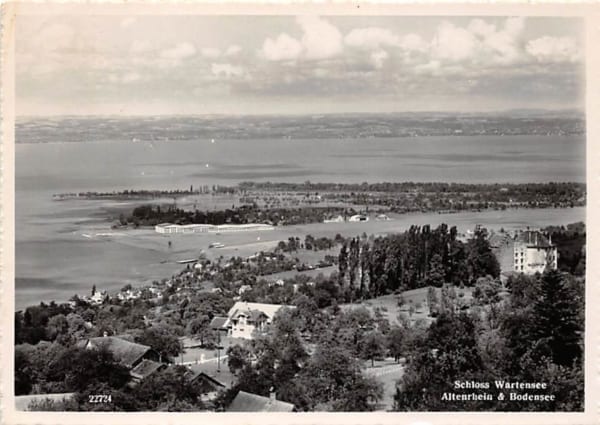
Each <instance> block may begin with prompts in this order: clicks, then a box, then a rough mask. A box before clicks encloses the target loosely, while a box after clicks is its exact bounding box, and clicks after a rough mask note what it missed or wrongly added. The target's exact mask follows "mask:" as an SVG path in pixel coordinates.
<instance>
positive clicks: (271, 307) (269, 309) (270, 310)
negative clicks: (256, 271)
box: [227, 301, 293, 319]
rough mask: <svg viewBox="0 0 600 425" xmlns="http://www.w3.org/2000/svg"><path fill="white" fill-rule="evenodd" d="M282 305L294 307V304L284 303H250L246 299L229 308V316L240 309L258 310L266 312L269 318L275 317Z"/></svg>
mask: <svg viewBox="0 0 600 425" xmlns="http://www.w3.org/2000/svg"><path fill="white" fill-rule="evenodd" d="M282 307H288V308H293V306H286V305H282V304H264V303H248V302H245V301H238V302H236V303H235V304H234V305H233V307H231V308H230V309H229V312H228V313H227V317H229V318H231V317H233V315H234V314H235V313H236V312H238V311H244V312H251V311H252V310H258V311H260V312H262V313H264V314H265V315H266V316H267V317H268V318H269V319H273V317H274V316H275V313H277V312H278V311H279V309H280V308H282ZM249 314H250V313H249Z"/></svg>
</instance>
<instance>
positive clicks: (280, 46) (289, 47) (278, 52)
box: [261, 33, 303, 61]
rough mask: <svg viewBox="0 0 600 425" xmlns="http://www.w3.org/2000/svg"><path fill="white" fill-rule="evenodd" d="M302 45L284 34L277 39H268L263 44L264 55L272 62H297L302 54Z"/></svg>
mask: <svg viewBox="0 0 600 425" xmlns="http://www.w3.org/2000/svg"><path fill="white" fill-rule="evenodd" d="M302 49H303V47H302V44H300V42H299V41H298V40H296V39H295V38H293V37H290V36H289V35H287V34H285V33H282V34H279V36H278V37H277V38H276V39H271V38H267V39H266V40H265V42H264V43H263V47H262V50H261V51H262V54H263V56H264V57H265V58H266V59H267V60H270V61H284V60H296V59H298V58H299V57H300V54H301V53H302Z"/></svg>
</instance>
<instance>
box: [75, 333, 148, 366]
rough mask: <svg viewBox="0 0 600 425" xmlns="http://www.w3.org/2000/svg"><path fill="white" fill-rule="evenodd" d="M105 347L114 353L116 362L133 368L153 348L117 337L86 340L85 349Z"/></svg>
mask: <svg viewBox="0 0 600 425" xmlns="http://www.w3.org/2000/svg"><path fill="white" fill-rule="evenodd" d="M88 343H89V345H90V346H92V347H94V348H100V347H105V348H106V349H107V350H108V351H110V352H111V353H112V355H113V356H114V358H115V360H116V361H118V362H119V363H121V364H122V365H124V366H127V367H132V366H133V364H134V363H135V362H136V361H137V360H138V359H140V357H142V356H144V355H145V354H146V353H147V352H148V351H149V350H151V349H152V348H151V347H149V346H147V345H142V344H137V343H135V342H131V341H127V340H125V339H122V338H119V337H116V336H101V337H96V338H90V339H88V340H85V341H84V343H83V347H88Z"/></svg>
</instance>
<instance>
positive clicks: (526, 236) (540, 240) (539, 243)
mask: <svg viewBox="0 0 600 425" xmlns="http://www.w3.org/2000/svg"><path fill="white" fill-rule="evenodd" d="M516 242H521V243H524V244H527V245H528V246H532V247H536V248H550V247H552V246H553V245H552V244H551V243H550V241H549V240H548V238H547V237H546V236H545V235H544V234H543V233H542V232H539V231H537V230H526V231H524V232H521V233H519V234H518V235H517V238H516Z"/></svg>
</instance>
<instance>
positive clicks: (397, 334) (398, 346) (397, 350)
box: [387, 326, 405, 362]
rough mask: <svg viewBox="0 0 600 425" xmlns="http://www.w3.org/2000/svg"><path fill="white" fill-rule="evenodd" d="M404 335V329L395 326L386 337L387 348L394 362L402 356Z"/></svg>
mask: <svg viewBox="0 0 600 425" xmlns="http://www.w3.org/2000/svg"><path fill="white" fill-rule="evenodd" d="M404 333H405V331H404V329H402V328H400V327H398V326H396V327H393V328H392V329H391V330H390V332H389V333H388V335H387V348H388V350H389V352H390V355H391V356H392V357H394V360H395V361H396V362H398V361H399V360H400V356H402V354H404Z"/></svg>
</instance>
